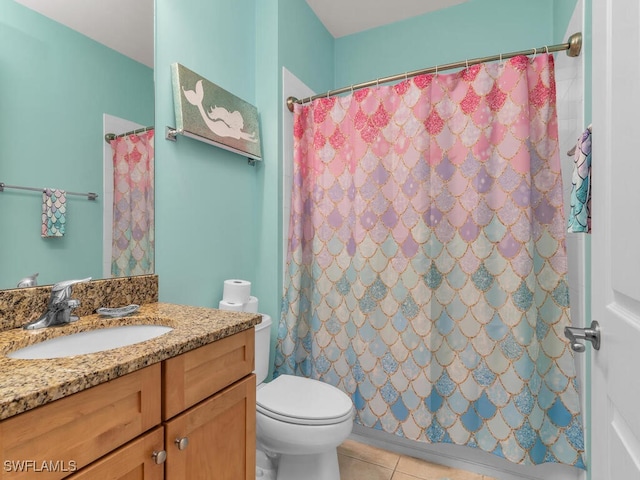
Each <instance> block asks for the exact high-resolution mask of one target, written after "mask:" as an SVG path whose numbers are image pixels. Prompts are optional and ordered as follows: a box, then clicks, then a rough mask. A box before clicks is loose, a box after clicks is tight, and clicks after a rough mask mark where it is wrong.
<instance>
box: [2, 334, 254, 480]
mask: <svg viewBox="0 0 640 480" xmlns="http://www.w3.org/2000/svg"><path fill="white" fill-rule="evenodd" d="M254 335H255V334H254V329H253V328H250V329H249V330H245V331H243V332H240V333H237V334H235V335H232V336H229V337H226V338H224V339H221V340H218V341H216V342H213V343H210V344H208V345H205V346H202V347H199V348H197V349H195V350H192V351H189V352H186V353H184V354H182V355H179V356H177V357H173V358H170V359H167V360H165V361H163V362H162V363H157V364H154V365H151V366H149V367H146V368H143V369H141V370H138V371H136V372H133V373H130V374H128V375H124V376H122V377H119V378H116V379H114V380H111V381H109V382H106V383H103V384H100V385H98V386H96V387H93V388H89V389H87V390H83V391H81V392H79V393H76V394H74V395H71V396H69V397H65V398H62V399H60V400H57V401H55V402H51V403H48V404H46V405H43V406H41V407H38V408H36V409H33V410H29V411H27V412H25V413H22V414H19V415H16V416H15V417H10V418H8V419H6V420H3V421H0V452H1V455H2V460H3V462H4V464H3V465H2V467H4V468H2V467H0V480H4V479H12V480H13V479H31V478H38V479H40V480H58V479H62V478H69V479H71V480H162V479H164V480H200V479H202V480H211V479H216V480H243V479H244V480H249V479H254V478H255V452H256V450H255V448H256V445H255V428H256V427H255V412H256V380H255V375H253V374H252V371H253V368H254V339H255V336H254ZM165 458H166V461H164V460H165ZM11 461H13V462H20V461H34V465H31V464H24V463H23V464H19V463H14V464H11V463H9V464H7V462H11ZM42 462H48V466H51V465H53V467H55V468H54V469H53V470H51V469H49V470H46V471H43V470H42V468H41V467H42ZM52 462H54V463H52ZM55 462H57V463H55ZM7 465H9V467H10V468H7ZM25 465H26V467H27V468H25ZM35 467H38V469H37V470H36V469H35ZM35 472H37V473H35Z"/></svg>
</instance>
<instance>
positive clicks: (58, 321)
mask: <svg viewBox="0 0 640 480" xmlns="http://www.w3.org/2000/svg"><path fill="white" fill-rule="evenodd" d="M89 280H91V277H88V278H83V279H81V280H66V281H64V282H60V283H56V284H55V285H54V286H53V287H51V298H49V305H48V306H47V311H46V312H44V313H43V314H42V315H41V316H40V318H38V319H37V320H33V321H31V322H29V323H27V324H26V325H25V326H24V327H23V328H24V329H26V330H35V329H37V328H46V327H53V326H55V325H66V324H68V323H71V322H75V321H76V320H78V317H77V316H75V315H71V310H73V309H74V308H77V307H79V306H80V300H76V299H75V298H71V287H72V286H73V285H75V284H76V283H82V282H88V281H89Z"/></svg>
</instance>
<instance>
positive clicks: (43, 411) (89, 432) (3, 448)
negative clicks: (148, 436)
mask: <svg viewBox="0 0 640 480" xmlns="http://www.w3.org/2000/svg"><path fill="white" fill-rule="evenodd" d="M160 390H161V388H160V364H159V363H156V364H155V365H151V366H149V367H146V368H143V369H141V370H137V371H135V372H133V373H129V374H127V375H124V376H122V377H119V378H116V379H114V380H111V381H109V382H106V383H102V384H100V385H98V386H96V387H93V388H88V389H86V390H83V391H81V392H78V393H75V394H73V395H70V396H68V397H65V398H61V399H60V400H56V401H55V402H51V403H48V404H46V405H43V406H41V407H38V408H35V409H33V410H29V411H27V412H24V413H21V414H20V415H16V416H15V417H10V418H7V419H6V420H3V421H2V422H0V457H1V458H2V460H3V462H4V463H3V468H2V470H0V479H2V480H4V479H32V478H37V479H38V480H58V479H61V478H64V477H66V476H68V475H69V472H70V471H72V470H73V469H75V468H82V467H84V466H86V465H88V464H90V463H91V462H93V461H94V460H97V459H99V458H100V457H102V456H103V455H106V454H107V453H109V452H111V451H113V450H114V449H116V448H118V447H120V446H121V445H124V444H125V443H127V442H128V441H129V440H132V439H134V438H136V437H137V436H138V435H140V434H142V433H144V432H146V431H147V430H149V429H150V428H152V427H155V426H156V425H159V424H160V402H159V401H158V398H159V396H160Z"/></svg>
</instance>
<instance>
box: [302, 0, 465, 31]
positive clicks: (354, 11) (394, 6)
mask: <svg viewBox="0 0 640 480" xmlns="http://www.w3.org/2000/svg"><path fill="white" fill-rule="evenodd" d="M467 1H468V0H391V1H389V0H307V3H308V4H309V6H310V7H311V9H312V10H313V11H314V12H315V14H316V16H317V17H318V18H319V19H320V21H321V22H322V23H323V24H324V26H325V27H326V28H327V30H329V32H330V33H331V35H333V36H334V37H335V38H339V37H343V36H345V35H351V34H352V33H357V32H362V31H364V30H368V29H370V28H375V27H380V26H382V25H386V24H388V23H394V22H397V21H400V20H405V19H407V18H412V17H417V16H418V15H423V14H425V13H428V12H433V11H435V10H440V9H443V8H447V7H451V6H453V5H458V4H460V3H465V2H467Z"/></svg>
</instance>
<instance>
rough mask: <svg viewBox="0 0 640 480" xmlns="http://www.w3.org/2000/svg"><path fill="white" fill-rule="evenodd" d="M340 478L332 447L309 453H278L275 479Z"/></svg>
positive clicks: (334, 451) (312, 479)
mask: <svg viewBox="0 0 640 480" xmlns="http://www.w3.org/2000/svg"><path fill="white" fill-rule="evenodd" d="M300 479H304V480H340V470H339V469H338V452H337V450H336V449H335V448H334V449H332V450H328V451H326V452H322V453H315V454H311V455H280V457H279V460H278V474H277V476H276V480H300Z"/></svg>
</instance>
